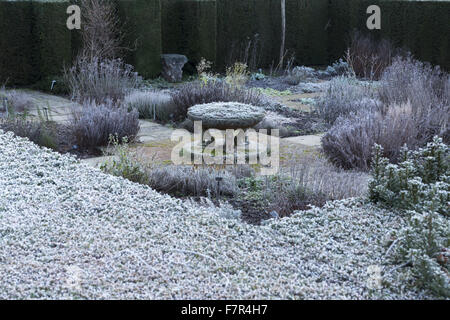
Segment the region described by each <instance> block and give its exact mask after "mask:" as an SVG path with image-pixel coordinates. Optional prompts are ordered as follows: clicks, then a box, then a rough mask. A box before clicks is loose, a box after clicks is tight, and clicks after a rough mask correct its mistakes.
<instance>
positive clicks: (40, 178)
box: [0, 132, 430, 299]
mask: <svg viewBox="0 0 450 320" xmlns="http://www.w3.org/2000/svg"><path fill="white" fill-rule="evenodd" d="M219 211H220V209H214V208H211V207H204V206H198V205H196V204H194V203H189V202H183V201H181V200H178V199H174V198H171V197H169V196H166V195H162V194H159V193H157V192H155V191H154V190H151V189H150V188H148V187H146V186H142V185H138V184H135V183H132V182H130V181H127V180H124V179H122V178H118V177H114V176H110V175H107V174H104V173H102V172H101V171H100V170H97V169H94V168H91V167H89V166H87V165H84V164H81V163H79V162H78V161H77V160H76V159H74V158H72V157H70V156H67V155H60V154H57V153H54V152H51V151H49V150H46V149H41V148H39V147H37V146H36V145H34V144H33V143H31V142H29V141H28V140H26V139H22V138H14V137H13V135H12V134H10V133H7V134H4V133H2V132H0V274H1V277H0V299H5V298H6V299H16V298H22V299H24V298H39V299H45V298H57V299H66V298H69V299H70V298H82V299H83V298H90V299H92V298H96V299H106V298H119V299H133V298H138V299H144V298H145V299H174V298H178V299H182V298H189V299H213V298H215V299H226V298H228V299H264V298H273V299H290V298H297V299H300V298H307V299H328V298H334V299H337V298H343V299H358V298H386V299H398V298H406V299H415V298H430V296H427V295H426V294H425V293H423V292H420V291H415V290H413V289H410V287H409V285H408V284H409V282H410V281H411V278H410V276H408V273H407V271H405V270H404V269H398V270H395V271H393V272H392V273H390V274H388V275H387V276H386V277H383V279H382V286H381V288H378V287H377V288H375V289H369V288H367V281H368V277H370V276H372V274H371V273H370V272H369V273H368V272H367V269H368V268H369V267H370V266H374V265H375V266H380V267H381V268H383V270H384V271H385V270H390V269H392V266H387V265H386V261H385V259H386V258H385V252H386V247H384V246H383V245H382V242H383V239H385V238H386V235H388V234H390V232H391V231H393V230H397V229H399V227H400V226H401V225H403V224H404V220H403V218H402V217H401V216H399V215H398V214H394V213H389V212H387V211H383V210H380V209H377V208H375V207H373V206H370V205H366V204H363V203H360V202H358V201H357V200H347V201H340V202H334V203H329V204H328V205H327V206H326V207H325V208H323V209H318V208H314V209H311V210H309V211H306V212H299V213H297V214H296V215H294V216H293V217H291V218H288V219H278V220H276V221H268V222H266V223H265V224H264V225H263V226H252V225H248V224H245V223H242V222H240V221H239V220H236V219H229V218H225V217H223V216H222V215H221V213H220V212H219ZM377 284H379V283H378V282H377Z"/></svg>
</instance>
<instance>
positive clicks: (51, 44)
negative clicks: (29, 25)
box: [33, 2, 72, 78]
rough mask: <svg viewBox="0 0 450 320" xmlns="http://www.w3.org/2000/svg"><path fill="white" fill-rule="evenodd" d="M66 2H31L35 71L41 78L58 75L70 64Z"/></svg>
mask: <svg viewBox="0 0 450 320" xmlns="http://www.w3.org/2000/svg"><path fill="white" fill-rule="evenodd" d="M68 5H69V4H68V3H67V2H33V17H34V21H35V23H34V25H33V36H34V40H35V44H36V51H35V52H34V54H35V56H36V61H37V63H38V64H37V68H38V69H37V70H39V75H40V77H42V78H45V77H50V76H54V75H58V74H60V73H61V68H62V67H63V66H64V65H70V63H71V62H72V40H71V35H72V34H71V31H70V30H69V29H67V26H66V20H67V15H66V9H67V6H68Z"/></svg>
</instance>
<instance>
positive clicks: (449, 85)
mask: <svg viewBox="0 0 450 320" xmlns="http://www.w3.org/2000/svg"><path fill="white" fill-rule="evenodd" d="M378 91H379V97H380V99H381V100H382V101H383V103H385V104H386V105H392V104H401V103H406V102H409V103H410V104H411V107H412V111H413V114H414V117H415V118H416V119H417V120H416V121H417V123H418V125H419V127H420V131H421V134H422V136H423V137H424V139H426V140H427V141H430V140H431V139H432V137H433V136H434V135H440V136H443V137H444V141H445V142H446V143H448V141H449V139H448V138H449V137H448V135H449V133H448V122H449V117H450V75H449V74H447V73H445V72H443V71H441V70H440V69H439V67H432V66H431V65H429V64H427V63H422V62H420V61H417V60H414V59H412V58H411V57H409V56H408V57H405V58H401V57H398V58H396V59H395V60H394V62H393V64H392V65H391V66H389V67H388V68H387V69H386V70H385V72H384V73H383V75H382V77H381V85H380V87H379V89H378Z"/></svg>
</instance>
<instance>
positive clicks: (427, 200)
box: [369, 137, 450, 215]
mask: <svg viewBox="0 0 450 320" xmlns="http://www.w3.org/2000/svg"><path fill="white" fill-rule="evenodd" d="M382 154H383V148H382V147H381V146H379V145H377V146H375V149H374V157H373V165H372V176H373V179H372V180H371V182H370V184H369V191H370V199H371V200H372V201H374V202H381V203H384V204H386V205H389V206H392V207H397V208H401V209H408V210H415V211H419V212H421V211H424V210H427V211H435V212H440V213H442V214H445V215H448V214H449V213H448V202H449V200H450V198H449V191H450V189H449V188H450V184H449V182H450V180H449V179H450V165H449V160H450V158H449V156H450V154H449V148H448V146H447V145H445V144H444V143H442V139H441V138H438V137H435V138H434V139H433V141H432V142H430V143H428V144H427V146H426V147H425V148H420V149H418V150H417V151H409V150H408V149H407V148H402V150H401V156H400V161H399V163H398V164H390V163H389V160H388V159H386V158H384V157H383V156H382Z"/></svg>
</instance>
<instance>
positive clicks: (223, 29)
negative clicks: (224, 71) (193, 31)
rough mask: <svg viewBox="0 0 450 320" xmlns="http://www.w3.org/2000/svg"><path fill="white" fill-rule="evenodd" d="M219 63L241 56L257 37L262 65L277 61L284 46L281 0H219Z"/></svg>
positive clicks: (219, 65) (220, 65)
mask: <svg viewBox="0 0 450 320" xmlns="http://www.w3.org/2000/svg"><path fill="white" fill-rule="evenodd" d="M216 2H217V61H216V63H217V66H218V67H219V68H220V67H222V68H223V67H225V66H226V65H227V64H229V63H230V62H232V61H230V57H232V56H234V57H236V56H240V55H242V52H243V51H245V50H246V47H247V45H248V44H249V42H250V41H253V43H254V41H255V40H254V39H255V35H257V37H258V42H259V45H260V49H258V57H259V58H258V60H259V64H260V65H261V66H269V65H271V64H272V63H273V62H274V63H275V64H276V63H277V62H278V61H277V60H278V58H279V55H280V54H279V52H280V45H281V37H280V35H281V5H280V0H245V1H244V0H217V1H216ZM250 50H251V49H250Z"/></svg>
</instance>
